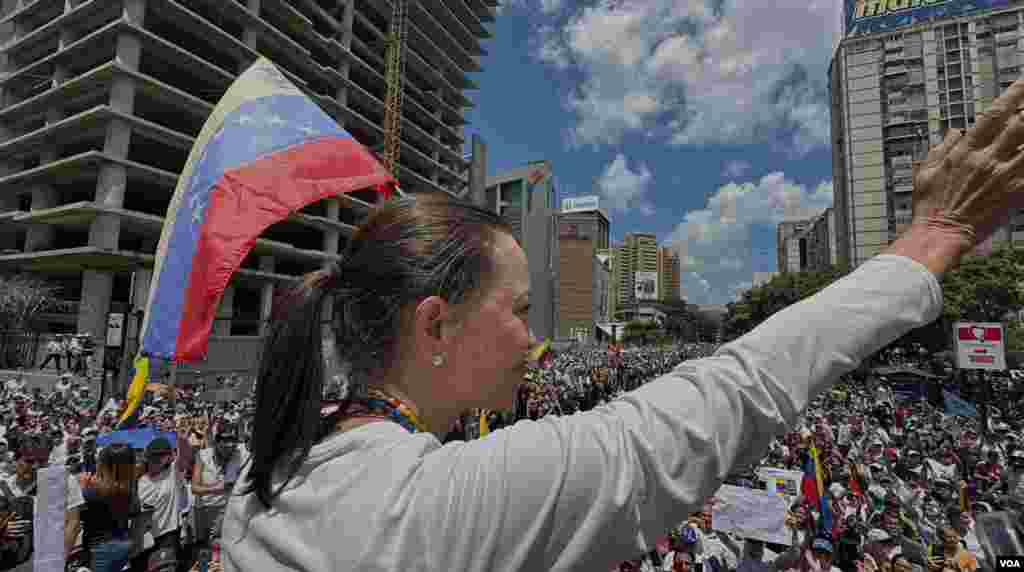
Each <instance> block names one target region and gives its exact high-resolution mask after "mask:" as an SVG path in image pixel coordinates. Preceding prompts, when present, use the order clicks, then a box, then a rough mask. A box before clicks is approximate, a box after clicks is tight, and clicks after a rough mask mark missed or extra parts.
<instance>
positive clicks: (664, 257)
mask: <svg viewBox="0 0 1024 572" xmlns="http://www.w3.org/2000/svg"><path fill="white" fill-rule="evenodd" d="M681 277H682V275H681V272H680V264H679V253H678V252H676V251H675V250H674V249H673V248H669V247H665V246H659V247H658V299H659V300H661V301H662V302H678V301H679V300H680V299H681V298H680V293H679V288H680V281H681Z"/></svg>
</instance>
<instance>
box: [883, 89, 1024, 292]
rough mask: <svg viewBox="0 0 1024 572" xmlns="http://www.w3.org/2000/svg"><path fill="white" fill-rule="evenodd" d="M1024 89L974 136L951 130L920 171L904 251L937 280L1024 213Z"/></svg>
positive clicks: (1009, 94) (1006, 99)
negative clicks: (1013, 214) (1018, 210)
mask: <svg viewBox="0 0 1024 572" xmlns="http://www.w3.org/2000/svg"><path fill="white" fill-rule="evenodd" d="M1022 111H1024V81H1022V80H1018V81H1016V82H1014V83H1013V84H1012V85H1011V86H1010V87H1009V89H1007V90H1006V92H1004V93H1003V94H1002V95H1001V96H999V97H998V98H997V99H996V100H995V101H994V102H993V103H992V105H991V107H990V108H989V109H988V110H986V111H985V112H984V113H983V114H982V115H980V116H979V120H978V123H977V124H976V125H975V126H974V127H972V128H971V129H970V130H968V131H963V130H960V129H951V130H950V131H949V132H948V133H947V134H946V139H945V140H944V141H943V142H942V143H940V144H939V145H938V146H936V147H935V148H933V149H932V150H931V151H930V152H929V153H928V157H927V158H926V159H925V160H924V161H923V162H922V163H920V164H918V165H916V166H915V168H914V195H913V205H914V219H913V223H912V224H911V228H910V229H909V230H908V231H907V232H906V233H905V236H906V237H907V240H903V237H901V241H902V242H903V243H904V244H903V245H902V247H900V248H895V247H897V244H898V243H899V242H901V241H897V244H894V245H893V247H891V248H890V249H889V250H888V251H887V252H889V253H891V254H903V255H906V256H910V257H911V258H914V259H915V260H917V261H918V262H921V263H922V264H924V265H925V266H927V267H928V268H929V269H930V270H932V271H933V272H936V273H942V272H944V271H946V270H949V269H951V268H952V267H954V266H956V264H958V263H959V258H960V256H961V255H963V254H964V253H966V252H968V251H969V250H970V249H971V248H972V247H974V246H975V245H976V244H978V243H980V242H982V241H984V240H985V239H987V238H988V237H990V236H991V235H992V233H993V232H994V231H995V230H996V229H997V228H999V226H1000V225H1001V224H1003V223H1004V222H1005V221H1006V220H1007V217H1008V215H1009V214H1010V212H1011V211H1012V210H1013V209H1015V208H1020V207H1022V206H1024V113H1022Z"/></svg>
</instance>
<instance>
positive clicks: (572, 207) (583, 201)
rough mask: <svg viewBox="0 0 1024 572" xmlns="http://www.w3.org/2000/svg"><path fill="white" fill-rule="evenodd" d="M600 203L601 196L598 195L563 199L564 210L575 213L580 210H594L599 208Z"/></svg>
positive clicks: (564, 211)
mask: <svg viewBox="0 0 1024 572" xmlns="http://www.w3.org/2000/svg"><path fill="white" fill-rule="evenodd" d="M600 203H601V198H600V197H597V196H587V197H574V198H571V199H562V212H563V213H575V212H580V211H593V210H597V209H598V208H599V206H600Z"/></svg>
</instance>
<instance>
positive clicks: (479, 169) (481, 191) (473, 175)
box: [469, 135, 487, 207]
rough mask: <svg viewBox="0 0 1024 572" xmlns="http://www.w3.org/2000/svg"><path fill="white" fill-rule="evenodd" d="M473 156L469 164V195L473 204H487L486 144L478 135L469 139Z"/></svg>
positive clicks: (481, 205)
mask: <svg viewBox="0 0 1024 572" xmlns="http://www.w3.org/2000/svg"><path fill="white" fill-rule="evenodd" d="M470 145H471V148H472V150H473V156H472V157H473V158H472V159H471V160H470V161H471V162H470V165H469V197H470V200H471V201H472V202H473V204H475V205H477V206H480V207H483V206H486V204H487V144H486V143H484V140H483V138H481V137H480V136H479V135H473V137H472V139H471V140H470Z"/></svg>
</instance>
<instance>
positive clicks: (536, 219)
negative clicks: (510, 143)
mask: <svg viewBox="0 0 1024 572" xmlns="http://www.w3.org/2000/svg"><path fill="white" fill-rule="evenodd" d="M556 197H557V189H556V187H555V178H554V175H553V170H552V165H551V163H550V162H549V161H537V162H532V163H529V164H527V165H525V166H523V167H519V168H517V169H513V170H511V171H508V172H505V173H501V174H498V175H495V176H492V177H488V179H487V185H486V190H485V193H484V201H485V206H486V207H487V208H489V209H491V210H493V211H494V212H497V213H498V215H499V216H501V218H502V220H504V221H505V223H506V224H508V225H509V227H511V228H512V233H513V236H514V237H515V238H516V241H518V242H519V245H520V246H521V247H522V248H523V251H524V252H525V253H526V258H527V261H528V262H529V266H530V315H529V324H530V328H531V330H533V333H534V335H536V336H537V337H539V338H547V339H554V338H555V336H556V335H557V333H558V311H557V308H558V289H557V285H558V270H559V266H558V261H559V245H558V234H557V223H558V221H557V216H556V215H557V210H556V207H555V204H556Z"/></svg>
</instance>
